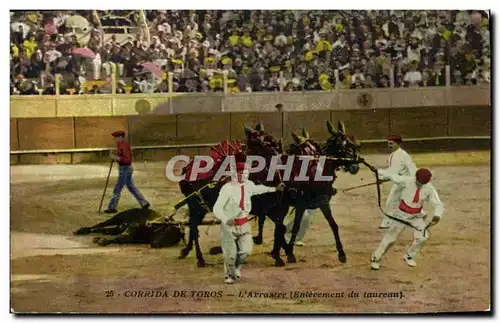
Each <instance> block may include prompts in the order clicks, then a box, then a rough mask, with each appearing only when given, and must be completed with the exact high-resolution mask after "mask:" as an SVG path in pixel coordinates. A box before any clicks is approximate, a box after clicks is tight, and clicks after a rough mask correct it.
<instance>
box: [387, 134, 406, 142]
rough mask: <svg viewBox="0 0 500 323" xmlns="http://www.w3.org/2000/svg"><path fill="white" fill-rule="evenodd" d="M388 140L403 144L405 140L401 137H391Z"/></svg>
mask: <svg viewBox="0 0 500 323" xmlns="http://www.w3.org/2000/svg"><path fill="white" fill-rule="evenodd" d="M387 140H392V141H395V142H403V138H401V136H400V135H390V136H388V137H387Z"/></svg>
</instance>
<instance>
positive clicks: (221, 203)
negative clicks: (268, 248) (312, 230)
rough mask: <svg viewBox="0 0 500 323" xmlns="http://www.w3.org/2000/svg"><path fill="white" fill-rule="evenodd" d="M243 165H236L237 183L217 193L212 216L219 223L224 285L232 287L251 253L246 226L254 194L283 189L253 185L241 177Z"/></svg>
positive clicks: (248, 227)
mask: <svg viewBox="0 0 500 323" xmlns="http://www.w3.org/2000/svg"><path fill="white" fill-rule="evenodd" d="M244 168H245V163H242V162H238V163H237V164H236V170H237V176H236V177H237V180H233V181H231V182H229V183H227V184H225V185H224V186H222V189H221V190H220V193H219V197H218V198H217V202H215V205H214V208H213V213H214V215H215V217H216V218H218V219H219V220H220V221H221V225H220V228H221V247H222V253H223V257H224V276H225V282H226V284H232V283H234V281H235V280H239V279H240V277H241V265H242V264H243V263H244V262H245V260H246V258H247V257H248V255H249V254H250V253H251V252H252V233H251V226H250V223H248V212H250V210H251V209H252V200H251V197H252V196H253V195H258V194H264V193H269V192H275V191H276V190H282V189H283V186H282V185H280V186H278V187H277V188H274V187H268V186H264V185H255V184H254V183H253V182H251V181H249V180H247V179H246V177H247V176H246V175H245V176H244V175H243V170H244Z"/></svg>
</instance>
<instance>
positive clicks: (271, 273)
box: [11, 155, 491, 313]
mask: <svg viewBox="0 0 500 323" xmlns="http://www.w3.org/2000/svg"><path fill="white" fill-rule="evenodd" d="M366 158H367V159H368V160H371V161H373V163H374V164H375V165H380V166H384V165H385V164H386V156H381V155H376V156H366ZM419 158H420V160H419ZM432 158H433V159H436V157H435V156H434V157H432ZM443 158H446V156H445V157H441V158H438V159H439V160H440V161H443ZM453 158H455V157H453ZM415 160H416V162H417V164H418V165H420V166H426V161H428V157H425V156H424V157H418V156H415ZM447 164H454V163H453V162H452V161H451V160H450V162H449V163H443V162H441V163H439V165H440V166H435V167H432V168H431V170H432V171H433V173H434V185H435V186H436V188H437V190H438V192H439V194H440V196H441V199H442V200H443V202H444V204H445V215H444V218H443V220H442V221H441V223H440V224H439V225H438V226H436V227H435V228H433V229H432V231H431V237H430V239H429V240H428V241H427V244H426V246H425V247H424V249H423V250H422V253H421V255H420V256H419V257H418V259H417V263H418V266H417V267H416V268H410V267H408V266H407V265H406V264H405V263H404V262H403V259H402V256H403V252H404V249H405V248H406V247H407V246H408V245H409V244H410V243H411V240H412V233H411V232H410V231H409V230H406V231H405V232H404V233H403V234H402V235H401V237H400V239H399V240H398V241H397V242H396V244H395V245H394V246H393V248H392V249H390V250H389V252H388V253H387V254H386V257H385V258H384V259H383V261H382V263H381V270H380V271H379V272H373V271H371V270H370V263H369V260H370V254H371V252H372V250H373V248H375V247H376V246H377V244H378V242H379V241H380V238H381V232H380V230H379V229H377V227H378V225H379V222H380V220H381V213H380V211H379V210H378V207H377V201H376V190H375V188H374V187H373V186H372V187H367V188H363V189H359V190H353V191H350V192H347V193H340V192H339V193H338V195H337V196H335V197H334V198H333V199H332V210H333V214H334V216H335V219H336V221H337V223H338V225H339V227H340V236H341V239H342V242H343V245H344V249H345V251H346V254H347V263H346V264H341V263H340V262H339V261H338V258H337V253H336V251H335V246H334V239H333V234H332V233H331V231H330V229H329V227H328V225H327V222H326V220H325V219H324V218H323V217H322V216H321V213H320V212H317V213H316V216H315V219H314V223H313V225H312V228H311V230H310V231H309V232H308V233H307V235H306V238H305V242H306V246H304V247H296V248H295V250H296V251H295V253H296V256H297V259H298V263H297V264H292V265H287V267H285V268H275V267H272V266H271V265H272V263H273V261H272V259H271V258H270V257H269V256H267V255H266V254H265V252H266V251H269V250H270V249H271V246H272V236H273V235H272V229H273V225H272V223H271V222H269V221H266V226H265V231H264V239H265V244H264V245H263V246H254V251H253V254H252V255H251V257H250V258H249V263H248V265H246V267H244V269H243V279H242V281H241V282H240V283H238V284H235V285H232V286H226V285H224V283H223V277H222V265H221V264H220V260H221V258H220V256H209V255H208V249H209V248H210V247H212V246H215V245H218V237H219V230H218V227H216V226H215V227H203V228H201V230H200V243H201V246H202V251H203V252H204V254H205V260H206V261H207V262H208V263H209V264H210V266H208V267H207V268H197V267H196V261H195V255H194V252H192V254H191V255H189V256H188V258H186V259H184V260H179V259H177V256H178V254H179V248H178V247H176V248H167V249H159V250H158V249H157V250H153V249H150V248H149V246H146V245H127V246H109V247H105V248H102V247H97V246H96V245H94V244H93V243H92V238H93V237H92V236H85V237H75V236H73V235H72V234H71V232H72V231H73V230H75V229H77V228H79V227H81V226H89V225H93V224H95V223H97V222H99V221H102V220H104V219H106V216H104V215H100V214H98V213H97V209H98V206H99V201H100V198H101V195H102V190H103V185H104V183H105V177H106V175H107V171H108V165H55V166H47V165H40V166H35V165H32V166H13V167H12V168H11V192H12V193H11V295H12V298H11V307H12V309H13V310H14V311H16V312H87V313H90V312H93V313H96V312H98V313H118V312H119V313H136V312H140V313H160V312H161V313H166V312H212V313H213V312H274V313H279V312H285V313H293V312H295V313H310V312H328V313H354V312H356V313H366V312H369V313H374V312H399V313H401V312H437V311H472V310H479V311H481V310H486V309H488V308H489V304H490V266H491V264H490V234H491V228H490V215H491V214H490V203H491V200H490V194H491V192H490V167H489V165H488V164H484V163H483V164H480V165H474V164H467V166H462V167H455V166H454V167H450V166H446V165H447ZM164 166H165V164H164V163H147V164H146V163H136V165H135V166H134V168H135V175H134V179H135V182H136V185H137V186H138V187H139V188H140V189H141V191H142V192H143V194H144V195H145V196H146V197H147V198H148V199H149V200H150V202H151V204H152V207H153V208H154V209H155V210H157V211H160V212H164V213H167V212H170V211H171V209H172V206H173V205H174V204H175V203H176V202H177V201H178V200H179V199H180V198H181V195H180V192H179V189H178V186H177V185H176V183H173V182H169V181H168V180H167V179H166V178H165V177H164ZM113 173H114V174H113V178H112V179H111V180H110V188H109V189H108V194H107V199H106V202H107V201H109V197H110V195H111V191H112V185H113V184H114V182H115V180H116V174H115V172H113ZM371 181H373V175H372V174H371V173H370V172H369V171H368V170H366V168H362V170H361V171H360V173H359V174H358V175H355V176H353V175H348V174H345V173H340V174H339V178H338V180H337V182H336V183H335V186H336V187H337V188H338V189H339V191H340V190H341V189H343V188H347V187H351V186H355V185H359V184H364V183H368V182H371ZM389 189H390V184H385V185H384V186H383V188H382V192H383V196H384V197H386V196H387V194H388V192H389ZM136 206H137V204H136V202H135V201H134V200H133V198H132V197H131V196H130V194H129V193H128V192H126V191H124V193H123V194H122V199H121V201H120V206H119V208H120V209H121V210H125V209H128V208H132V207H136ZM429 211H431V210H428V213H430V212H429ZM431 214H432V213H431ZM287 220H288V219H287ZM253 225H255V224H253ZM254 232H255V226H254ZM183 290H184V291H186V294H185V295H186V297H174V296H175V295H174V292H176V291H177V292H180V291H183ZM151 291H154V293H153V292H151ZM157 291H160V293H159V294H161V295H162V296H165V294H167V295H168V296H169V297H151V295H155V293H156V292H157ZM294 291H303V292H307V291H312V292H324V293H340V292H344V294H343V297H337V298H331V297H304V298H299V299H297V298H290V292H294ZM351 291H354V292H357V293H359V297H348V295H349V293H350V292H351ZM111 292H113V296H111V297H110V295H111ZM139 292H140V293H139ZM146 292H148V293H146ZM165 292H166V293H165ZM193 292H194V293H193ZM240 292H242V294H240ZM248 292H264V293H272V292H281V293H285V295H286V297H280V296H279V295H271V294H257V296H259V295H260V296H259V297H247V296H248V295H249V294H248ZM365 292H387V293H399V294H398V295H402V296H403V297H402V298H390V297H375V298H373V297H364V296H365V294H364V293H365ZM177 294H180V293H177ZM219 295H222V296H219ZM240 296H243V297H241V298H240ZM252 296H255V295H254V294H252ZM266 296H268V297H266ZM271 296H275V297H274V298H270V297H271ZM276 296H278V297H276Z"/></svg>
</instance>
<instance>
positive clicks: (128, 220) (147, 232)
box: [74, 209, 184, 248]
mask: <svg viewBox="0 0 500 323" xmlns="http://www.w3.org/2000/svg"><path fill="white" fill-rule="evenodd" d="M91 233H101V234H105V235H110V236H111V237H110V236H107V237H96V238H95V239H94V242H96V243H97V244H99V245H100V246H106V245H109V244H113V243H116V244H125V243H144V244H150V245H151V247H152V248H165V247H173V246H176V245H178V244H179V242H180V241H181V240H182V239H183V237H184V233H183V230H182V228H181V225H180V224H179V223H176V222H174V221H172V220H169V219H166V218H164V217H163V216H161V215H160V214H158V213H157V212H156V211H154V210H151V209H130V210H126V211H123V212H120V213H118V214H116V215H114V216H113V217H111V218H110V219H108V220H106V221H103V222H100V223H98V224H96V225H94V226H92V227H82V228H80V229H78V230H77V231H75V232H74V234H76V235H85V234H91Z"/></svg>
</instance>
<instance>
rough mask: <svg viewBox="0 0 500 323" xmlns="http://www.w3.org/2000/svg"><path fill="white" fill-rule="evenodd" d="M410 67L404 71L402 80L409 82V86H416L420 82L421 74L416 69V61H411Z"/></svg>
mask: <svg viewBox="0 0 500 323" xmlns="http://www.w3.org/2000/svg"><path fill="white" fill-rule="evenodd" d="M411 64H412V67H411V69H410V70H409V71H408V72H406V74H405V77H404V79H403V81H405V82H406V83H408V84H409V86H418V85H419V83H420V82H422V74H421V73H420V71H417V68H416V63H415V62H412V63H411Z"/></svg>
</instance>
